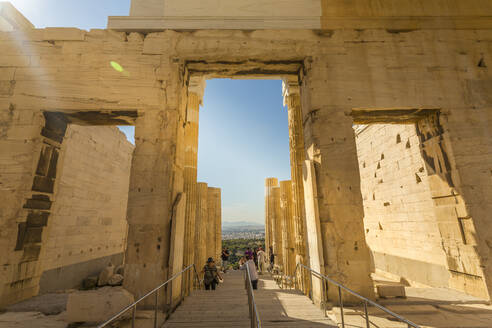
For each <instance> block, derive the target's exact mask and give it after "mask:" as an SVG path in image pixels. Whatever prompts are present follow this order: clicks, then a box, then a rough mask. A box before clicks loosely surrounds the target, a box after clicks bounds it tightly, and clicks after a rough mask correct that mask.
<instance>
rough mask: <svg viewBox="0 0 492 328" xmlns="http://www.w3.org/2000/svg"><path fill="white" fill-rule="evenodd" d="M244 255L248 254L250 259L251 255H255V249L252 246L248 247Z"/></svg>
mask: <svg viewBox="0 0 492 328" xmlns="http://www.w3.org/2000/svg"><path fill="white" fill-rule="evenodd" d="M244 256H246V258H247V259H249V257H250V256H251V257H253V251H252V250H251V248H250V247H248V248H246V252H244Z"/></svg>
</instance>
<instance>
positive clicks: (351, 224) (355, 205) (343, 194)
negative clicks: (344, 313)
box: [303, 78, 374, 300]
mask: <svg viewBox="0 0 492 328" xmlns="http://www.w3.org/2000/svg"><path fill="white" fill-rule="evenodd" d="M313 79H314V78H313ZM310 81H311V79H309V82H308V81H306V82H305V85H303V90H305V91H306V92H305V93H303V96H304V99H303V104H304V105H305V106H303V111H304V113H306V114H305V116H304V117H305V122H306V124H305V131H306V130H309V131H310V133H309V134H306V136H305V144H306V145H309V147H308V149H307V154H308V158H309V159H311V160H312V162H313V164H314V165H313V168H314V172H312V176H313V179H314V180H313V181H315V182H316V186H317V187H316V189H317V196H316V197H317V199H319V202H317V203H318V208H317V209H316V211H318V212H319V220H320V221H321V222H320V227H321V231H320V233H321V240H322V243H323V245H322V246H323V255H322V256H323V258H324V261H323V262H324V270H325V274H327V275H328V276H330V277H331V278H333V279H334V280H337V281H338V282H340V283H342V284H344V285H346V286H348V287H349V288H351V289H353V290H355V291H357V292H358V293H360V294H361V295H364V296H366V297H369V298H373V297H374V289H373V285H372V280H371V277H370V274H371V272H372V271H373V268H372V261H371V257H370V251H369V248H368V246H367V243H366V240H365V234H364V225H363V217H364V208H363V203H362V196H361V191H360V174H359V166H358V161H357V150H356V143H355V136H354V130H353V129H352V119H351V118H350V117H346V116H345V115H344V114H343V112H341V111H340V110H337V109H335V108H333V107H330V106H329V104H330V103H329V99H325V104H324V105H322V106H321V109H320V110H318V111H316V113H315V114H313V115H309V114H307V113H309V112H310V111H311V110H313V107H311V106H313V105H314V102H313V101H312V98H313V97H315V98H317V97H318V96H319V93H323V90H324V88H322V87H319V88H318V87H317V88H316V89H312V88H310V87H307V86H308V85H310ZM320 105H321V104H320ZM313 238H317V237H316V236H313ZM310 249H311V247H310ZM313 256H317V254H312V253H311V252H310V257H311V259H312V258H313ZM336 297H337V292H336V290H334V289H329V298H330V299H332V300H336V299H337V298H336Z"/></svg>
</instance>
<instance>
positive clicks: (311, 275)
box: [309, 271, 314, 304]
mask: <svg viewBox="0 0 492 328" xmlns="http://www.w3.org/2000/svg"><path fill="white" fill-rule="evenodd" d="M309 286H310V287H311V288H310V291H309V292H310V293H311V301H313V304H314V290H313V272H312V271H309Z"/></svg>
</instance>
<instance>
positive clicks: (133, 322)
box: [132, 304, 137, 328]
mask: <svg viewBox="0 0 492 328" xmlns="http://www.w3.org/2000/svg"><path fill="white" fill-rule="evenodd" d="M136 312H137V304H135V306H133V310H132V328H135V315H136Z"/></svg>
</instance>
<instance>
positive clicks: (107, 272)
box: [97, 263, 114, 286]
mask: <svg viewBox="0 0 492 328" xmlns="http://www.w3.org/2000/svg"><path fill="white" fill-rule="evenodd" d="M113 275H114V265H113V264H112V263H109V265H108V266H107V267H105V268H104V270H102V271H101V273H100V274H99V277H98V279H97V285H98V286H106V285H107V284H108V283H109V280H110V279H111V277H112V276H113Z"/></svg>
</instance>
